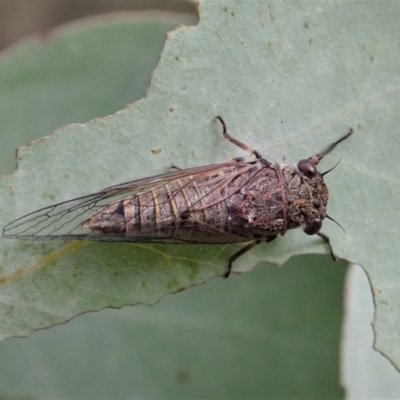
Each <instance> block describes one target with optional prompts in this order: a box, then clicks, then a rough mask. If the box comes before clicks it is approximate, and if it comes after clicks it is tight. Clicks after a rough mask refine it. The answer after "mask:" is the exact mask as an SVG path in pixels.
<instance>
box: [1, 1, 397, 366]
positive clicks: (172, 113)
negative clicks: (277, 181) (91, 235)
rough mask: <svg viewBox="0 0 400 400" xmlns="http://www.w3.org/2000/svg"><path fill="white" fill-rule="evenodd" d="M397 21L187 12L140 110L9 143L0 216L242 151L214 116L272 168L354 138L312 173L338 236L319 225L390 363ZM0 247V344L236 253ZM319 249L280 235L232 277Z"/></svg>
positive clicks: (320, 9) (193, 277)
mask: <svg viewBox="0 0 400 400" xmlns="http://www.w3.org/2000/svg"><path fill="white" fill-rule="evenodd" d="M399 12H400V6H399V5H398V3H397V2H386V3H385V7H382V6H381V3H377V2H372V1H371V2H364V3H354V2H342V1H336V2H335V1H333V2H332V1H330V2H315V3H314V2H304V3H297V2H296V3H295V2H288V3H283V2H279V3H269V2H262V1H260V2H257V1H254V2H251V6H249V3H247V2H240V1H229V2H223V1H204V2H202V4H201V8H200V19H201V22H200V24H199V25H198V26H196V27H190V28H185V27H183V28H180V29H179V30H177V31H175V32H174V33H172V34H170V35H169V36H168V40H167V42H166V45H165V47H164V51H163V54H162V56H161V59H160V62H159V65H158V68H157V70H156V71H155V72H154V75H153V79H152V83H151V86H150V88H149V91H148V93H147V96H146V98H145V99H144V100H142V101H140V102H138V103H136V104H134V105H133V106H131V107H128V108H127V109H125V110H124V111H122V112H120V113H117V114H115V115H114V116H111V117H107V118H102V119H97V120H94V121H92V122H90V123H88V124H86V125H72V126H69V127H66V128H64V129H61V130H58V131H57V132H56V134H54V135H52V136H50V137H48V138H47V139H44V140H41V141H39V142H37V143H35V144H34V145H32V146H28V147H26V148H23V149H21V151H20V152H19V168H18V170H17V171H16V172H15V173H14V174H13V175H12V176H8V177H4V178H3V180H2V182H1V186H0V193H1V196H2V197H1V198H0V202H1V204H2V210H1V213H2V214H1V216H0V220H1V221H8V220H9V219H13V218H15V217H17V216H20V215H22V214H24V213H27V212H29V211H32V210H35V209H37V208H40V207H43V206H46V205H50V204H51V203H54V202H57V201H62V200H65V199H68V198H73V197H76V196H79V195H83V194H87V193H90V192H93V191H96V190H99V189H101V188H103V187H105V186H108V185H111V184H114V183H116V182H123V181H127V180H130V179H136V178H139V177H142V176H145V175H151V174H154V173H160V172H163V171H165V169H166V167H168V166H169V165H170V164H171V161H173V162H174V163H176V164H179V165H180V166H181V167H188V166H194V165H201V164H207V163H213V162H218V161H223V160H225V159H229V158H231V157H232V156H238V155H243V154H242V153H241V152H240V151H238V149H236V148H234V147H232V146H231V145H229V144H227V143H224V142H223V140H222V138H221V136H220V130H219V126H218V125H217V124H216V123H215V122H214V121H213V118H214V117H215V115H217V114H221V115H223V116H224V118H225V120H226V121H227V123H228V127H229V129H230V131H231V133H232V134H234V135H235V136H236V137H237V138H239V139H240V140H242V141H244V142H246V143H249V144H251V145H253V146H254V147H257V149H258V150H259V151H260V152H261V153H262V154H263V155H264V156H265V157H266V158H268V159H271V160H277V161H283V160H285V161H286V162H296V161H297V160H298V159H300V158H304V157H308V156H310V155H311V154H313V153H315V152H317V151H319V150H321V149H322V148H323V147H324V146H325V145H326V144H327V143H330V142H332V141H333V140H335V139H337V138H338V137H339V136H340V135H341V134H343V133H344V132H345V131H346V130H347V129H348V128H349V126H352V127H353V128H354V129H355V131H356V133H355V135H354V136H353V137H352V138H351V139H349V140H348V141H347V142H344V143H343V144H341V146H340V147H339V148H338V149H337V150H336V151H335V152H333V153H332V154H330V155H329V156H327V157H326V159H324V162H323V165H322V166H321V167H322V168H325V169H328V168H330V167H332V166H333V165H334V164H335V163H336V162H337V160H338V159H339V158H341V159H342V161H341V163H340V165H339V166H338V167H337V169H336V170H335V171H333V172H332V173H330V174H329V175H328V176H327V177H326V181H327V183H328V185H329V188H330V190H331V198H330V205H329V213H330V214H332V215H333V216H334V218H335V219H337V220H338V221H340V223H341V224H342V225H345V227H346V233H343V232H342V231H340V230H339V229H338V228H337V227H336V226H335V225H334V224H331V223H325V225H324V231H325V232H326V233H328V234H329V236H330V237H331V239H332V243H333V246H334V248H335V251H336V253H337V254H338V255H339V256H340V257H341V258H343V259H345V260H349V261H352V262H357V263H359V264H361V265H363V267H364V268H365V269H366V271H367V272H368V274H369V276H370V279H371V282H372V284H373V286H374V288H375V302H376V306H377V319H376V325H375V328H376V330H377V332H378V336H377V342H376V343H377V346H378V347H379V348H380V349H381V350H382V351H383V352H385V354H386V355H387V356H390V357H391V359H392V360H393V362H394V363H395V364H398V362H399V360H400V354H399V350H398V348H397V346H396V344H397V343H398V335H397V334H396V332H398V331H399V330H398V326H399V321H398V315H399V313H398V312H397V311H398V309H399V303H400V302H399V300H400V299H399V295H398V293H399V291H398V287H397V285H396V284H395V282H397V281H399V279H398V278H399V272H398V268H397V265H396V255H397V254H396V253H397V252H396V247H395V243H396V237H397V236H398V235H399V233H398V229H397V223H396V221H397V220H398V216H399V206H398V202H397V201H396V199H397V197H398V192H399V189H398V185H397V183H396V181H397V176H398V172H399V171H398V169H399V163H398V162H396V160H397V159H396V157H397V151H398V148H399V146H398V143H399V139H398V135H397V132H396V127H398V121H399V115H400V113H399V111H400V103H399V96H398V87H399V84H398V83H399V82H398V76H399V67H398V66H399V65H400V63H399V60H398V58H399V52H397V51H395V49H398V45H399V44H398V43H399V40H398V39H399V28H398V17H399ZM74 45H75V46H79V42H78V43H74ZM396 46H397V47H396ZM71 48H72V50H73V49H74V48H75V47H74V46H72V47H71ZM106 84H107V82H104V85H106ZM60 95H61V96H62V94H60ZM154 149H157V150H158V149H161V152H160V153H159V154H154V153H155V152H152V151H151V150H154ZM0 246H1V254H2V256H1V257H2V259H1V260H0V263H1V266H2V272H3V281H2V295H3V299H4V302H3V309H2V311H1V313H2V318H4V320H6V321H8V323H7V324H5V325H4V326H3V328H2V329H3V333H2V336H3V337H7V336H9V335H24V334H26V333H28V332H30V331H32V330H34V329H38V328H40V327H45V326H50V325H52V324H54V323H57V322H62V321H65V320H68V319H70V318H72V317H73V316H74V315H77V314H79V313H82V312H85V311H89V310H96V309H101V308H104V307H120V306H122V305H126V304H137V303H141V302H144V303H154V302H156V301H158V300H159V299H160V298H161V297H163V296H164V295H165V294H167V293H171V292H176V291H179V290H181V289H183V288H186V287H188V286H191V285H194V284H197V283H200V282H204V281H206V280H207V279H209V278H211V277H213V276H218V275H220V274H221V273H222V271H224V269H225V265H226V264H225V263H226V260H227V258H228V256H229V254H232V252H234V251H236V250H237V248H238V247H237V246H223V247H222V246H220V247H198V246H190V247H189V246H188V247H182V246H180V247H179V246H178V247H177V248H175V247H170V246H146V247H143V246H137V245H102V244H91V243H90V244H80V243H76V242H71V243H61V244H57V243H51V244H45V243H41V244H39V245H38V244H37V243H20V242H11V241H5V240H2V241H1V244H0ZM326 251H327V250H326V247H325V246H324V244H323V243H321V241H320V240H319V239H318V238H310V237H306V236H305V235H304V234H302V233H301V232H290V233H289V234H287V235H286V237H285V238H283V239H281V240H279V241H277V242H276V243H273V244H269V245H262V246H260V247H259V248H257V249H256V250H254V251H253V252H251V253H250V254H248V255H246V256H245V257H243V259H240V260H239V261H238V262H237V263H236V265H235V269H236V271H245V270H249V269H251V268H252V267H253V266H254V265H256V264H257V263H258V262H261V261H270V262H273V263H276V264H279V265H281V264H283V263H284V262H285V261H287V260H288V259H289V258H290V257H291V256H293V255H295V254H306V253H326ZM15 298H18V300H19V302H15V301H14V302H13V301H12V300H13V299H15ZM49 300H50V301H49ZM10 304H12V306H11V305H10ZM28 306H29V307H28Z"/></svg>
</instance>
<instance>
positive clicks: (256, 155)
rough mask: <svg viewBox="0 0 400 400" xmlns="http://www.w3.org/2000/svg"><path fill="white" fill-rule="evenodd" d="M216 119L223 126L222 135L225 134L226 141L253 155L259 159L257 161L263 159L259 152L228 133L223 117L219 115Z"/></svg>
mask: <svg viewBox="0 0 400 400" xmlns="http://www.w3.org/2000/svg"><path fill="white" fill-rule="evenodd" d="M215 118H216V119H217V120H218V121H219V122H221V124H222V130H223V131H222V133H223V135H224V138H225V139H227V140H229V141H230V142H231V143H233V144H235V145H236V146H238V147H240V148H241V149H243V150H245V151H248V152H249V153H251V154H253V155H254V156H255V157H256V158H257V160H261V159H262V156H261V154H260V153H259V152H258V151H257V150H255V149H253V148H252V147H250V146H248V145H247V144H244V143H242V142H240V141H239V140H237V139H235V138H234V137H232V136H231V135H230V134H229V133H228V132H227V130H226V124H225V121H224V120H223V119H222V117H221V116H220V115H218V116H217V117H215Z"/></svg>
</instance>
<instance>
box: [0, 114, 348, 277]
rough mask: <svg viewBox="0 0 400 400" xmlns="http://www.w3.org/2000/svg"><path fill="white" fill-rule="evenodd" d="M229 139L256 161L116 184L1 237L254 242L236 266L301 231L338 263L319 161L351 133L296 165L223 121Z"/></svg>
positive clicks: (31, 217) (19, 223)
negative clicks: (274, 157) (327, 230)
mask: <svg viewBox="0 0 400 400" xmlns="http://www.w3.org/2000/svg"><path fill="white" fill-rule="evenodd" d="M216 119H217V120H219V121H220V123H221V125H222V132H223V136H224V137H225V139H227V140H229V141H230V142H231V143H233V144H235V145H236V146H238V147H240V148H242V149H244V150H246V151H248V152H250V153H251V154H252V155H253V156H254V157H255V159H254V160H253V161H250V162H246V161H245V160H244V159H243V158H234V159H233V160H231V161H228V162H225V163H222V164H213V165H205V166H202V167H195V168H189V169H180V168H177V167H175V170H174V171H171V172H169V173H165V174H162V175H156V176H153V177H150V178H144V179H139V180H136V181H131V182H127V183H122V184H119V185H115V186H111V187H109V188H106V189H103V190H101V191H99V192H96V193H93V194H89V195H86V196H83V197H78V198H76V199H73V200H68V201H64V202H61V203H58V204H54V205H51V206H49V207H45V208H42V209H40V210H37V211H34V212H32V213H30V214H27V215H25V216H23V217H21V218H18V219H16V220H15V221H13V222H10V223H9V224H8V225H6V226H5V227H4V229H3V236H5V237H8V238H15V239H28V240H37V239H44V240H49V239H56V240H65V239H69V240H71V239H81V240H95V241H108V242H109V241H112V242H144V243H202V244H206V243H208V244H222V243H238V242H250V243H249V244H247V245H246V246H244V247H243V248H242V249H241V250H239V251H238V252H236V253H235V254H233V255H232V256H231V257H230V259H229V262H228V263H227V264H228V265H227V270H226V272H225V274H224V277H225V278H227V277H228V276H229V274H230V272H231V269H232V263H233V262H234V261H235V260H236V259H237V258H238V257H240V256H241V255H243V254H244V253H246V252H247V251H249V250H250V249H252V248H253V247H254V246H256V245H257V244H259V243H261V242H271V241H273V240H275V239H276V238H277V237H278V235H284V234H285V232H286V231H287V230H288V229H294V228H298V227H302V228H303V229H304V232H305V233H306V234H308V235H314V234H316V235H319V236H320V237H321V238H322V239H323V240H324V241H325V242H326V243H327V246H328V248H329V251H330V254H331V256H332V258H333V259H335V260H336V256H335V254H334V252H333V250H332V247H331V245H330V242H329V238H328V237H327V236H326V235H324V234H323V233H321V232H320V229H321V226H322V221H323V220H324V219H325V218H329V219H331V218H330V217H329V216H328V215H327V212H326V207H327V203H328V189H327V187H326V185H325V183H324V179H323V177H324V175H325V174H326V173H327V172H329V171H327V172H325V173H319V172H318V171H317V168H316V166H317V164H318V163H319V162H320V161H321V160H322V159H323V157H324V156H325V155H327V154H328V153H329V152H331V151H332V150H333V149H334V148H335V147H336V145H337V144H339V143H340V142H342V141H343V140H345V139H346V138H348V137H349V136H350V135H351V134H352V133H353V130H352V129H350V130H349V132H348V133H347V134H346V135H344V136H343V137H341V138H340V139H339V140H337V141H336V142H334V143H332V144H331V145H329V146H328V147H327V148H326V149H325V150H324V151H322V152H321V153H318V154H316V155H314V156H311V157H309V158H307V159H303V160H300V161H299V162H298V163H297V165H285V164H278V163H274V162H271V161H268V160H267V159H265V158H263V157H262V156H261V154H260V153H259V152H258V151H256V150H254V149H253V148H251V147H250V146H248V145H246V144H244V143H242V142H240V141H238V140H237V139H235V138H233V137H232V136H231V135H230V134H229V133H228V132H227V128H226V124H225V122H224V120H223V119H222V118H221V117H220V116H218V117H216Z"/></svg>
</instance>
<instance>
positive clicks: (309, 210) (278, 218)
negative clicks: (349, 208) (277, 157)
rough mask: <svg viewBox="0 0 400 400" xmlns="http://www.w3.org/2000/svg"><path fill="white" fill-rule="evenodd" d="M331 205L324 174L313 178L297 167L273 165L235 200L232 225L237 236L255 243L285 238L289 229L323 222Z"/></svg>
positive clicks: (232, 210) (259, 175)
mask: <svg viewBox="0 0 400 400" xmlns="http://www.w3.org/2000/svg"><path fill="white" fill-rule="evenodd" d="M327 202H328V190H327V188H326V185H325V184H324V182H323V178H322V176H321V174H319V173H317V174H316V175H315V176H313V177H311V178H310V177H307V176H305V174H304V173H302V172H301V171H300V170H299V169H298V167H297V166H294V165H279V164H273V165H270V166H266V167H265V168H264V169H263V170H262V171H260V172H259V173H258V174H257V175H256V176H255V177H254V178H253V179H251V180H250V181H249V182H248V183H247V184H246V185H244V186H243V188H242V189H241V191H240V193H238V194H236V195H233V196H232V198H231V199H230V203H231V204H232V207H231V208H230V210H231V222H232V224H231V225H232V228H233V229H234V231H235V232H237V233H239V234H241V235H243V236H245V237H252V238H254V239H265V238H268V237H271V236H276V235H278V234H281V235H283V234H284V233H285V232H286V231H287V230H288V229H293V228H297V227H300V226H303V227H305V228H306V227H308V226H310V225H312V224H313V222H314V221H315V220H321V221H322V220H323V219H324V218H325V216H326V206H327ZM232 228H231V229H232ZM233 229H232V230H233Z"/></svg>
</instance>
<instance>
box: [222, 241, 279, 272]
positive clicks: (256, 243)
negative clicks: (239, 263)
mask: <svg viewBox="0 0 400 400" xmlns="http://www.w3.org/2000/svg"><path fill="white" fill-rule="evenodd" d="M275 239H276V236H270V237H268V238H267V239H266V240H265V242H267V243H268V242H272V241H273V240H275ZM261 242H262V240H255V241H254V242H251V243H249V244H248V245H247V246H245V247H243V248H242V249H240V250H239V251H238V252H237V253H235V254H234V255H233V256H232V257H231V258H230V259H229V263H228V269H227V271H226V272H225V273H224V275H222V277H223V278H224V279H226V278H228V277H229V275H230V274H231V271H232V264H233V262H234V261H236V260H237V259H238V258H239V257H241V256H242V255H243V254H245V253H247V252H248V251H249V250H251V249H253V248H254V247H256V246H257V245H258V244H260V243H261Z"/></svg>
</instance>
